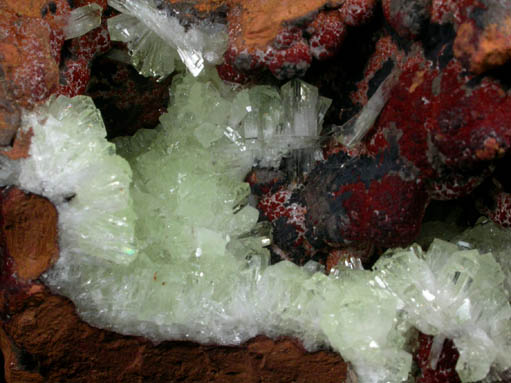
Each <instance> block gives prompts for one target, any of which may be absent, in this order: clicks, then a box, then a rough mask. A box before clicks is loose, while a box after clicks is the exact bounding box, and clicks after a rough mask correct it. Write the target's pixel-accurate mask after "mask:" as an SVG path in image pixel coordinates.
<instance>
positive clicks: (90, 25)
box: [64, 3, 103, 40]
mask: <svg viewBox="0 0 511 383" xmlns="http://www.w3.org/2000/svg"><path fill="white" fill-rule="evenodd" d="M102 12H103V9H102V8H101V7H100V6H99V5H98V4H96V3H90V4H87V5H85V6H83V7H79V8H75V9H73V10H72V11H71V12H70V13H69V17H68V19H67V23H66V26H65V27H64V37H65V39H66V40H69V39H74V38H76V37H79V36H82V35H84V34H86V33H87V32H89V31H91V30H93V29H95V28H97V27H99V26H100V25H101V14H102Z"/></svg>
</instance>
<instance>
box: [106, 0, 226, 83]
mask: <svg viewBox="0 0 511 383" xmlns="http://www.w3.org/2000/svg"><path fill="white" fill-rule="evenodd" d="M108 4H109V5H110V6H111V7H113V8H115V9H116V10H118V11H119V12H121V13H122V15H119V16H116V17H114V18H113V19H111V21H109V24H108V26H109V30H110V33H111V37H112V39H113V40H119V41H124V42H127V43H128V45H129V48H130V50H131V51H132V54H133V57H134V63H135V66H138V68H144V69H143V70H142V69H139V70H140V71H141V72H142V73H143V74H145V75H149V74H151V73H155V74H156V76H157V77H165V76H166V75H168V74H169V73H170V72H171V71H172V70H173V68H171V66H172V63H173V62H174V59H175V58H176V57H179V58H180V59H181V60H182V61H183V63H184V64H185V65H186V67H187V68H188V70H189V71H190V72H191V73H192V74H193V75H194V76H198V75H199V73H201V72H202V71H203V69H204V67H205V64H212V65H215V64H219V63H221V62H222V58H223V53H224V52H225V50H226V49H227V33H226V28H225V25H222V24H217V23H211V22H201V23H197V24H196V25H194V26H192V27H190V28H188V29H185V27H184V26H182V25H181V24H180V22H179V20H178V19H177V17H175V16H172V15H170V8H168V7H170V6H171V5H169V4H166V5H163V6H161V4H160V3H158V2H156V1H154V0H109V1H108ZM120 16H123V17H120ZM165 45H166V46H167V47H165ZM146 56H147V57H146ZM169 60H170V62H169Z"/></svg>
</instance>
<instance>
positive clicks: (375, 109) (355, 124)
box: [337, 69, 400, 147]
mask: <svg viewBox="0 0 511 383" xmlns="http://www.w3.org/2000/svg"><path fill="white" fill-rule="evenodd" d="M399 74H400V71H399V70H398V69H395V70H394V71H393V72H392V73H391V74H390V75H389V76H387V78H386V79H385V80H384V81H383V82H382V83H381V85H380V86H379V87H378V89H377V90H376V92H374V94H373V95H372V96H371V98H370V99H369V101H368V102H367V104H365V105H364V107H363V108H362V110H361V111H360V113H358V114H357V115H355V116H353V117H352V118H351V119H350V120H349V121H348V122H346V123H345V124H344V125H342V126H341V127H340V128H339V130H340V132H339V133H337V138H338V140H339V142H340V143H342V144H343V145H345V146H347V147H354V146H356V145H357V144H359V143H360V142H361V141H362V139H363V138H364V137H365V135H366V134H367V132H369V130H370V129H371V128H372V127H373V125H374V123H375V121H376V119H377V118H378V116H379V115H380V113H381V111H382V109H383V107H384V106H385V104H386V103H387V101H388V100H389V97H390V93H391V90H392V88H393V87H394V85H395V84H396V83H397V80H398V78H399Z"/></svg>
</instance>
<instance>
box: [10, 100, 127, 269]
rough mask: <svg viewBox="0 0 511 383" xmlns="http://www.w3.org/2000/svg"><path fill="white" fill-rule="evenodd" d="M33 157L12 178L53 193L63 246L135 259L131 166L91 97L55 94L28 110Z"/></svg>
mask: <svg viewBox="0 0 511 383" xmlns="http://www.w3.org/2000/svg"><path fill="white" fill-rule="evenodd" d="M23 126H24V127H25V129H29V128H30V129H32V131H33V133H34V135H33V137H32V142H31V146H30V157H29V158H28V159H26V160H21V161H20V162H19V163H18V166H17V171H16V174H15V175H14V176H13V177H12V178H11V180H10V183H14V184H16V185H19V186H21V187H22V188H23V189H25V190H27V191H30V192H32V193H36V194H40V195H44V196H46V197H48V198H49V199H50V200H51V201H52V202H53V203H54V204H55V205H56V206H57V209H58V212H59V232H60V240H61V248H62V249H69V250H70V251H72V252H73V254H87V255H92V256H93V257H99V258H102V259H106V260H109V261H113V262H116V263H130V262H132V261H133V259H134V258H135V253H136V252H135V248H134V230H135V222H134V221H135V215H134V213H133V209H132V201H131V197H130V194H129V185H130V182H131V169H130V167H129V165H128V163H127V162H126V161H125V160H124V159H122V158H121V157H119V156H117V155H116V154H115V147H114V146H113V144H111V143H109V142H107V141H106V140H105V136H106V131H105V127H104V125H103V120H102V119H101V114H100V112H99V110H97V109H96V107H95V106H94V103H93V102H92V100H91V99H90V98H89V97H85V96H78V97H74V98H67V97H64V96H60V97H58V98H54V99H51V100H50V101H48V103H47V104H46V105H43V106H41V107H39V108H38V109H36V110H35V111H34V112H26V113H25V114H24V121H23Z"/></svg>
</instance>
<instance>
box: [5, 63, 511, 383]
mask: <svg viewBox="0 0 511 383" xmlns="http://www.w3.org/2000/svg"><path fill="white" fill-rule="evenodd" d="M291 84H292V85H287V87H289V86H293V87H298V88H299V89H302V88H304V89H308V87H310V86H309V85H307V84H304V83H301V82H294V83H291ZM286 89H287V88H286V86H284V87H283V89H282V90H281V92H278V90H275V89H272V88H268V87H254V88H252V89H250V90H249V91H246V90H235V89H232V88H231V87H229V86H227V85H225V84H223V83H222V82H221V81H220V80H219V79H218V78H217V77H216V76H213V75H211V74H209V75H208V74H207V73H206V74H203V75H201V76H200V77H199V78H194V77H193V76H191V75H186V76H184V75H179V76H177V77H176V78H175V79H174V82H173V86H172V89H171V94H172V103H171V105H170V107H169V109H168V112H167V113H166V114H165V115H163V116H162V118H161V120H160V121H161V124H160V125H159V126H158V127H157V128H156V129H154V130H140V131H139V132H137V133H136V135H135V136H134V137H130V138H120V139H118V140H117V142H116V146H117V148H114V146H113V145H112V144H110V143H108V142H107V141H106V140H105V139H104V136H105V135H106V132H105V129H104V126H103V123H102V120H101V117H100V114H99V112H98V110H97V109H96V108H95V107H94V105H93V103H92V101H91V100H90V99H89V98H87V97H75V98H72V99H69V98H66V97H59V98H56V99H52V100H50V101H49V102H48V103H47V104H46V105H44V106H43V107H41V108H39V109H38V110H37V111H35V112H32V113H25V119H24V125H25V128H26V129H32V130H33V133H34V136H33V140H32V145H31V148H30V158H28V159H24V160H20V161H8V162H5V160H4V163H3V166H2V183H3V184H16V185H19V186H21V187H22V188H24V189H25V190H28V191H31V192H35V193H39V194H42V195H45V196H47V197H48V198H49V199H50V200H51V201H52V202H54V203H55V205H56V206H57V208H58V211H59V226H60V246H61V255H60V258H59V260H58V261H57V263H56V265H55V266H54V267H53V268H52V269H51V270H50V272H48V273H47V275H46V276H45V281H46V283H47V284H48V285H50V286H51V287H52V288H53V289H54V290H55V291H57V292H59V293H61V294H64V295H66V296H68V297H70V298H71V299H72V300H73V302H75V304H76V307H77V310H78V312H79V313H80V315H81V316H82V318H83V319H85V320H86V321H88V322H89V323H92V324H94V325H96V326H99V327H102V328H109V329H113V330H115V331H118V332H121V333H124V334H137V335H144V336H146V337H149V338H151V339H153V340H154V341H161V340H164V339H190V340H195V341H199V342H214V343H219V344H239V343H241V342H243V341H245V340H247V339H249V338H250V337H253V336H255V335H257V334H267V335H269V336H278V335H292V336H296V337H298V338H299V339H301V340H302V341H303V343H304V345H305V346H306V347H307V348H308V349H315V348H318V347H321V346H325V345H330V346H332V347H333V348H334V349H336V350H338V351H339V352H340V353H341V355H342V356H343V357H344V358H346V359H347V360H349V361H351V362H352V364H353V365H354V366H355V368H356V370H357V373H358V375H359V378H360V380H361V381H362V382H399V381H403V380H405V379H407V377H408V374H409V371H410V367H411V359H412V357H411V354H410V353H409V352H408V351H409V350H407V346H406V344H407V339H408V337H409V336H410V334H412V331H411V329H412V327H416V328H418V329H420V330H421V331H423V332H425V333H427V334H432V335H435V336H437V337H440V339H442V337H451V338H453V339H454V341H455V342H456V345H457V347H458V348H459V350H460V354H461V357H460V362H459V363H458V367H457V369H458V371H459V373H460V376H461V377H462V378H463V380H464V381H476V380H478V379H482V378H484V376H485V375H486V374H487V373H488V371H489V368H490V366H491V365H494V366H495V367H497V368H500V369H506V368H509V367H510V365H511V357H510V355H511V349H510V344H511V341H510V339H509V337H510V334H511V331H510V317H511V308H510V306H509V303H508V300H509V297H508V296H507V294H506V293H505V289H504V288H502V285H503V284H504V283H505V274H504V272H503V271H502V269H501V267H500V266H499V264H498V263H496V262H495V260H494V259H493V258H492V256H491V255H489V254H486V255H480V254H479V253H478V251H477V250H460V249H459V247H458V246H457V245H455V244H450V243H447V242H442V241H435V242H434V243H433V244H432V245H431V246H430V249H429V251H428V252H423V251H422V250H421V249H420V248H418V247H412V248H410V249H402V250H394V251H392V252H391V253H392V256H390V255H391V254H390V253H389V254H388V256H385V257H384V258H382V259H381V260H380V261H379V262H378V263H377V265H376V266H375V269H374V271H368V270H349V269H342V268H340V269H338V270H334V272H332V273H331V274H330V276H326V275H325V274H324V273H322V272H321V271H320V270H319V268H318V267H317V265H316V264H314V263H313V262H310V263H309V264H307V265H306V266H305V267H303V268H300V267H298V266H296V265H294V264H292V263H290V262H286V261H284V262H280V263H278V264H276V265H272V266H270V265H269V257H268V254H267V253H266V250H265V249H264V246H265V245H267V244H268V243H269V240H270V239H269V237H268V233H265V232H264V231H261V230H260V229H261V228H260V227H258V223H257V220H258V212H257V210H256V209H255V208H253V207H251V206H250V205H249V204H247V202H246V200H247V197H248V194H249V187H248V185H247V184H246V183H244V182H243V178H244V175H245V174H246V173H247V172H248V170H249V169H250V167H251V166H252V164H253V163H254V161H262V160H265V161H268V162H272V161H277V158H278V157H279V156H282V155H283V154H286V150H289V148H290V147H291V148H292V147H293V145H295V147H297V148H300V147H301V144H298V143H299V142H300V140H298V139H297V137H296V136H291V137H292V138H293V139H292V140H290V143H286V145H284V146H283V148H286V149H281V151H280V152H278V153H277V154H274V157H268V158H266V159H265V158H262V157H261V153H275V150H273V149H272V148H270V150H269V151H268V152H265V151H264V150H262V149H261V145H262V143H261V142H264V138H265V136H264V134H263V131H265V132H266V134H267V136H266V137H272V136H273V135H275V134H278V129H277V128H279V127H281V126H282V125H285V123H286V117H285V116H286V115H289V114H288V113H284V111H283V110H282V108H285V105H286V104H289V102H287V103H286V102H285V100H286V97H290V96H289V95H288V93H286ZM302 90H303V89H302ZM304 92H305V91H304ZM291 93H292V94H295V93H293V92H291ZM307 94H308V95H309V96H308V97H303V98H301V100H302V101H301V102H302V104H303V103H305V105H306V106H308V107H309V110H310V111H312V112H313V113H314V116H315V117H314V119H312V120H314V121H319V122H320V120H321V118H320V115H321V114H322V113H323V112H322V107H321V105H322V104H323V103H322V101H321V99H320V98H319V97H318V96H317V92H316V93H314V92H312V91H309V92H308V93H307ZM283 100H284V102H283ZM283 105H284V106H283ZM304 107H305V106H304V105H302V106H300V102H298V103H297V104H295V106H294V108H295V110H294V111H295V112H296V111H297V110H298V111H299V109H300V108H302V109H303V108H304ZM312 112H311V113H312ZM309 118H310V115H309ZM254 121H264V122H259V123H258V124H254ZM287 123H288V125H289V126H291V127H293V126H294V125H293V121H287ZM312 125H314V124H312ZM247 126H250V127H252V128H250V129H254V128H253V127H254V126H257V127H258V129H260V133H259V135H258V136H257V138H253V134H252V133H250V132H252V131H253V130H250V129H247ZM262 126H265V127H266V128H265V129H266V130H264V129H262V128H261V127H262ZM272 129H273V131H272ZM290 129H291V128H290ZM247 132H248V133H247ZM246 136H248V137H246ZM311 140H312V137H311V136H307V137H305V141H307V142H308V143H309V144H310V141H311ZM257 141H260V142H257ZM116 152H117V154H116ZM130 182H131V184H130ZM135 217H137V218H135ZM467 235H469V234H467ZM482 247H483V248H484V246H482Z"/></svg>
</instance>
